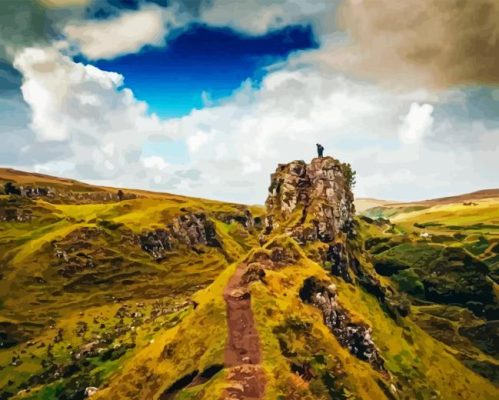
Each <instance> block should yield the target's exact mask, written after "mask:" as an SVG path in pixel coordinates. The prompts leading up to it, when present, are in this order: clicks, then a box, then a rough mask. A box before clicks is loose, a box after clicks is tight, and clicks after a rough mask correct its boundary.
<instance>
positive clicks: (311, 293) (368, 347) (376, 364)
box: [300, 277, 386, 372]
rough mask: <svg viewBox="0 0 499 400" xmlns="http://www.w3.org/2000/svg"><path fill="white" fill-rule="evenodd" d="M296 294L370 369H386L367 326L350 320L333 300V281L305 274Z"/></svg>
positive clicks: (346, 313) (335, 295) (334, 288)
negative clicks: (327, 281)
mask: <svg viewBox="0 0 499 400" xmlns="http://www.w3.org/2000/svg"><path fill="white" fill-rule="evenodd" d="M300 297H301V299H302V300H303V301H305V302H307V303H310V304H312V305H314V306H315V307H317V308H318V309H319V310H320V311H321V313H322V316H323V318H324V324H326V326H327V327H328V328H329V329H330V330H331V332H333V334H334V335H335V336H336V338H337V339H338V341H339V342H340V344H341V345H342V346H344V347H346V348H347V349H348V351H350V353H352V354H353V355H354V356H356V357H358V358H360V359H361V360H364V361H367V362H368V363H369V364H371V366H372V367H373V368H374V369H376V370H378V371H381V372H386V370H385V367H384V361H383V359H382V358H381V356H380V354H379V350H378V348H377V347H376V345H375V343H374V341H373V339H372V337H371V328H370V327H369V326H367V325H366V324H360V323H354V322H352V319H351V317H350V315H349V314H348V312H347V311H346V310H345V309H344V308H343V307H342V306H341V305H340V304H339V303H338V301H337V294H336V287H335V286H334V285H330V286H326V284H324V283H322V282H319V281H318V280H317V279H316V278H314V277H312V278H308V279H307V280H305V282H304V284H303V287H302V288H301V290H300Z"/></svg>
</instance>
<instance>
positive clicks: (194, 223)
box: [139, 213, 221, 260]
mask: <svg viewBox="0 0 499 400" xmlns="http://www.w3.org/2000/svg"><path fill="white" fill-rule="evenodd" d="M139 241H140V245H141V247H142V249H143V250H144V251H147V252H148V253H149V254H151V255H152V256H153V257H154V259H156V260H161V259H162V258H164V257H165V255H166V253H167V252H168V251H170V250H172V249H173V248H174V247H176V246H178V245H186V246H189V247H193V246H196V245H204V246H209V247H221V244H220V242H219V240H218V238H217V232H216V230H215V224H214V223H213V221H211V220H210V219H208V218H207V217H206V214H204V213H186V214H182V215H180V216H178V217H176V218H175V219H174V220H173V221H172V223H170V224H168V225H167V226H166V227H165V228H159V229H155V230H153V231H149V232H144V233H143V234H141V235H140V236H139Z"/></svg>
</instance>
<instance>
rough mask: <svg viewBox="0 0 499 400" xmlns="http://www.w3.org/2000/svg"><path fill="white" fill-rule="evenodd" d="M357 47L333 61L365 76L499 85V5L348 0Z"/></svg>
mask: <svg viewBox="0 0 499 400" xmlns="http://www.w3.org/2000/svg"><path fill="white" fill-rule="evenodd" d="M340 20H341V22H342V25H343V28H344V29H345V30H346V31H347V32H348V33H349V34H350V36H351V38H352V41H353V43H352V46H350V47H348V48H343V49H342V51H339V52H334V54H331V55H330V58H329V61H331V62H332V63H333V64H335V65H337V66H340V67H342V68H343V69H345V70H350V71H354V72H357V73H358V74H360V75H361V76H364V77H369V78H376V79H380V80H383V81H393V82H395V83H397V82H398V83H401V84H408V83H409V84H411V83H412V84H419V83H422V84H427V85H429V86H434V87H449V86H454V85H461V84H475V83H478V84H499V23H498V21H499V1H497V0H473V1H469V0H404V1H393V0H369V1H367V0H345V2H344V4H343V8H342V10H341V13H340Z"/></svg>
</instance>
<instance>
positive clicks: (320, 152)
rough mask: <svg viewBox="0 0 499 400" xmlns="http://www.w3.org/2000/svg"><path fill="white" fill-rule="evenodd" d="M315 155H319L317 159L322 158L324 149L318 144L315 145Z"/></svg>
mask: <svg viewBox="0 0 499 400" xmlns="http://www.w3.org/2000/svg"><path fill="white" fill-rule="evenodd" d="M317 154H318V155H319V157H323V156H324V147H323V146H322V145H321V144H319V143H317Z"/></svg>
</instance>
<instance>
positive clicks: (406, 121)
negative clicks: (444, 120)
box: [399, 103, 433, 143]
mask: <svg viewBox="0 0 499 400" xmlns="http://www.w3.org/2000/svg"><path fill="white" fill-rule="evenodd" d="M432 113H433V106H432V105H430V104H421V105H420V104H418V103H412V104H411V108H410V109H409V112H408V113H407V115H406V116H404V118H403V119H402V125H401V126H400V128H399V135H400V139H401V140H402V141H403V142H405V143H419V142H421V140H422V139H423V138H424V137H425V136H427V135H428V134H430V133H431V128H432V126H433V116H432Z"/></svg>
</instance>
